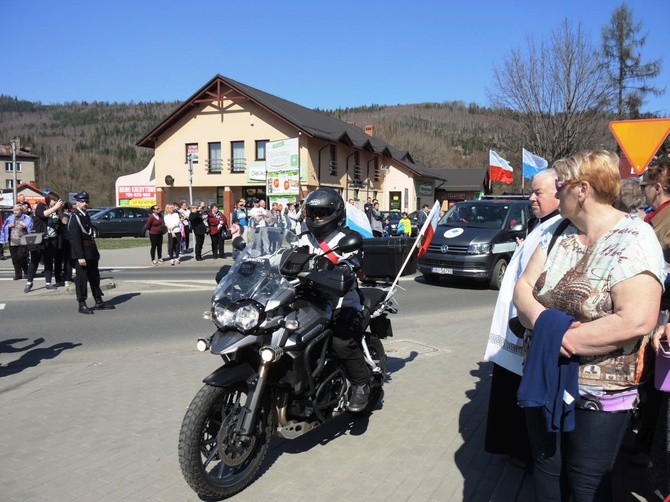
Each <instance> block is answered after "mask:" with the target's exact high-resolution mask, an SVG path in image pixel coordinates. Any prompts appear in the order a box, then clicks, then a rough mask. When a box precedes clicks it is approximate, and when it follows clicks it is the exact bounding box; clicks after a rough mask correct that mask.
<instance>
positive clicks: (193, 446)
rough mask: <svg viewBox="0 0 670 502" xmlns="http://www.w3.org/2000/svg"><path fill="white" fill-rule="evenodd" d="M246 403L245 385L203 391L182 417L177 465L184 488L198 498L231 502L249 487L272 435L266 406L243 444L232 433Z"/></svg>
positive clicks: (268, 409) (270, 415)
mask: <svg viewBox="0 0 670 502" xmlns="http://www.w3.org/2000/svg"><path fill="white" fill-rule="evenodd" d="M247 398H248V390H247V385H246V384H245V383H240V384H235V385H231V386H228V387H213V386H211V385H205V386H204V387H202V388H201V389H200V391H199V392H198V393H197V394H196V396H195V397H194V398H193V401H192V402H191V404H190V406H189V407H188V410H187V411H186V415H185V416H184V420H183V422H182V426H181V431H180V432H179V465H180V467H181V472H182V475H183V476H184V479H185V480H186V482H187V483H188V485H189V486H190V487H191V488H192V489H193V491H195V492H196V493H197V494H198V495H200V496H201V497H210V498H215V499H219V500H220V499H225V498H228V497H232V496H233V495H235V494H236V493H239V492H241V491H242V490H244V489H245V488H246V487H247V486H249V485H250V484H251V482H252V481H253V480H254V479H255V476H256V474H257V472H258V469H259V468H260V466H261V464H262V463H263V459H264V458H265V454H266V452H267V449H268V446H269V444H270V439H271V438H272V432H273V430H274V416H273V414H272V413H271V412H270V407H269V405H267V404H264V405H262V407H261V410H260V413H259V415H258V422H257V427H256V431H255V432H254V434H253V435H252V436H251V438H250V440H249V441H248V442H247V444H242V443H240V442H239V441H238V440H237V439H238V438H237V436H236V435H235V434H233V432H232V429H233V428H234V426H235V423H236V422H237V420H236V418H237V416H238V413H239V412H240V410H241V407H242V406H243V405H244V404H245V401H246V399H247Z"/></svg>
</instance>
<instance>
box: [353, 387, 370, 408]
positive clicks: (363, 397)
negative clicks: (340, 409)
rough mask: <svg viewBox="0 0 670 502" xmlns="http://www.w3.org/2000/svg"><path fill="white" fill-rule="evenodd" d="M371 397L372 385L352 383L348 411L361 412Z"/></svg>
mask: <svg viewBox="0 0 670 502" xmlns="http://www.w3.org/2000/svg"><path fill="white" fill-rule="evenodd" d="M369 398H370V385H369V384H367V383H364V384H361V385H352V387H351V398H349V404H348V405H347V411H351V412H354V413H358V412H361V411H363V410H364V409H365V407H366V406H367V405H368V399H369Z"/></svg>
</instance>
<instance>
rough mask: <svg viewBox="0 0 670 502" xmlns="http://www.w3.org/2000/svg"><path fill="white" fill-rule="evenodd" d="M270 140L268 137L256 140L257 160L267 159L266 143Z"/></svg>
mask: <svg viewBox="0 0 670 502" xmlns="http://www.w3.org/2000/svg"><path fill="white" fill-rule="evenodd" d="M269 142H270V141H268V140H267V139H259V140H256V160H265V145H267V144H268V143H269Z"/></svg>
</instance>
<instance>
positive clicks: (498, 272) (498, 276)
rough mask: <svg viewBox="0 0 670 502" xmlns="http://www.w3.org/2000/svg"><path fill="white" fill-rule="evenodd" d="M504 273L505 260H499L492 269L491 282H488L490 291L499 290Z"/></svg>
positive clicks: (505, 268)
mask: <svg viewBox="0 0 670 502" xmlns="http://www.w3.org/2000/svg"><path fill="white" fill-rule="evenodd" d="M506 271H507V260H505V259H504V258H501V259H500V260H498V261H497V262H496V265H495V267H493V274H491V282H489V286H490V287H491V289H496V290H497V289H500V286H501V285H502V281H503V277H505V272H506Z"/></svg>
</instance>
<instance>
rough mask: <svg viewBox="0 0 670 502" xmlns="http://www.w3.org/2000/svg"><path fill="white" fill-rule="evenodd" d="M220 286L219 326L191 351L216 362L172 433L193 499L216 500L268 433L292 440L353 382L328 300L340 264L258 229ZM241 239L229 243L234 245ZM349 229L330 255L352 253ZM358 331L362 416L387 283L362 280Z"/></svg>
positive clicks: (388, 305) (342, 276)
mask: <svg viewBox="0 0 670 502" xmlns="http://www.w3.org/2000/svg"><path fill="white" fill-rule="evenodd" d="M246 237H247V239H248V241H249V242H248V243H247V244H246V247H244V250H243V251H242V253H241V254H240V256H239V257H238V258H237V260H236V261H235V262H234V264H233V266H232V268H231V269H230V271H229V272H228V274H226V275H225V276H224V277H223V278H222V279H221V281H220V282H219V284H218V286H217V288H216V291H215V293H214V296H213V299H212V307H211V312H208V313H206V314H207V317H208V318H211V320H212V321H214V323H215V324H216V327H217V330H216V332H215V333H214V334H213V335H211V336H210V337H209V338H200V339H199V340H198V343H197V347H198V350H200V351H203V352H204V351H207V350H210V351H211V353H212V354H216V355H220V356H221V358H222V359H223V365H222V366H221V367H220V368H218V369H217V370H216V371H214V372H213V373H212V374H211V375H209V376H208V377H207V378H205V379H204V382H205V385H204V386H203V387H202V388H201V389H200V391H199V392H198V393H197V395H196V396H195V398H194V399H193V401H192V402H191V404H190V406H189V407H188V410H187V411H186V415H185V416H184V420H183V423H182V427H181V431H180V434H179V463H180V466H181V471H182V474H183V475H184V478H185V479H186V481H187V483H188V484H189V486H190V487H191V488H192V489H193V490H194V491H195V492H197V493H198V494H199V495H200V496H204V497H211V498H217V499H223V498H227V497H231V496H233V495H235V494H236V493H239V492H240V491H242V490H243V489H244V488H246V487H247V486H248V485H249V484H251V482H252V481H253V480H254V478H255V476H256V474H257V472H258V470H259V468H260V466H261V464H262V462H263V458H264V457H265V454H266V452H267V449H268V446H269V444H270V440H271V438H272V437H273V436H279V437H283V438H287V439H294V438H297V437H300V436H302V435H303V434H305V433H307V432H309V431H311V430H313V429H315V428H316V427H318V426H319V425H321V424H323V423H325V422H327V421H328V420H330V419H332V418H333V417H335V416H337V415H338V414H341V413H343V412H344V411H345V409H346V406H347V404H348V399H349V395H350V389H351V385H350V383H349V381H348V380H347V378H346V375H345V372H344V369H343V366H342V364H341V363H340V361H339V360H338V359H337V357H336V355H335V353H334V352H333V350H332V343H331V342H332V337H333V331H332V327H331V320H332V316H333V298H337V297H342V296H344V295H345V294H346V293H347V292H348V291H349V290H350V289H351V287H352V286H353V285H354V283H355V281H356V277H355V275H354V273H353V272H351V270H349V269H348V267H338V266H334V265H332V263H330V260H328V259H327V258H324V256H320V257H317V256H315V255H311V254H308V253H306V252H303V251H302V250H301V249H299V248H295V247H294V246H292V244H294V243H295V241H296V239H297V237H296V236H295V234H293V233H292V232H290V231H288V230H285V229H281V228H274V227H262V228H256V229H253V230H251V231H250V232H249V235H247V236H246ZM241 242H242V241H241V239H239V238H238V239H236V240H235V242H234V246H236V247H238V248H240V247H242V244H241ZM361 246H362V239H361V237H360V235H358V234H357V233H355V232H354V233H352V234H351V235H349V236H347V237H344V238H343V239H342V240H341V241H340V243H339V245H338V246H336V247H334V248H333V249H332V251H339V252H351V251H355V250H358V249H360V247H361ZM360 289H361V291H362V293H363V296H364V298H365V302H364V305H365V308H364V315H365V324H364V325H365V327H366V332H365V337H364V339H363V340H362V344H361V345H362V349H363V352H364V355H365V361H366V363H367V364H368V366H369V367H370V375H371V377H370V399H369V402H368V406H367V407H366V408H365V409H364V410H363V411H361V412H359V414H366V413H369V412H370V411H371V410H372V409H374V408H375V407H376V406H377V404H378V402H379V400H380V399H381V396H382V385H383V384H384V379H385V375H386V353H385V351H384V347H383V345H382V343H381V339H383V338H386V337H388V336H392V334H393V332H392V328H391V321H390V319H389V318H388V314H389V313H396V312H397V310H396V307H395V304H394V301H393V291H391V287H390V286H389V285H381V286H380V285H377V284H375V283H363V284H362V286H361V288H360Z"/></svg>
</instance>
